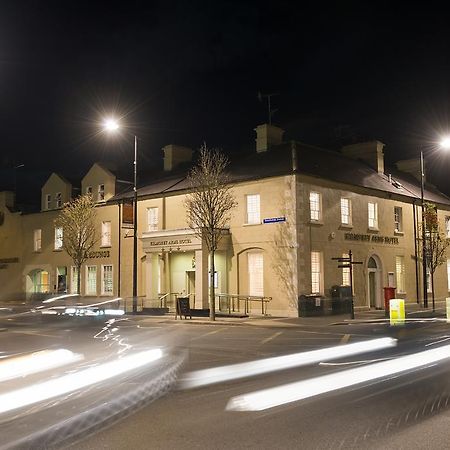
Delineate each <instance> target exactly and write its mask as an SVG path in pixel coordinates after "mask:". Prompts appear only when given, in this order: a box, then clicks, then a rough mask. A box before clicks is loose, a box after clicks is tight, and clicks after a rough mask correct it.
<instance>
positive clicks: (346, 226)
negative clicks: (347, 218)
mask: <svg viewBox="0 0 450 450" xmlns="http://www.w3.org/2000/svg"><path fill="white" fill-rule="evenodd" d="M352 228H353V225H352V224H346V223H341V224H340V225H339V229H340V230H351V229H352Z"/></svg>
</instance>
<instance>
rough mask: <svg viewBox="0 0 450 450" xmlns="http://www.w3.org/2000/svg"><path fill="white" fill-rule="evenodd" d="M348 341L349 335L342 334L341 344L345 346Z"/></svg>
mask: <svg viewBox="0 0 450 450" xmlns="http://www.w3.org/2000/svg"><path fill="white" fill-rule="evenodd" d="M349 339H350V335H349V334H344V336H342V339H341V342H340V343H341V344H346V343H347V342H348V340H349Z"/></svg>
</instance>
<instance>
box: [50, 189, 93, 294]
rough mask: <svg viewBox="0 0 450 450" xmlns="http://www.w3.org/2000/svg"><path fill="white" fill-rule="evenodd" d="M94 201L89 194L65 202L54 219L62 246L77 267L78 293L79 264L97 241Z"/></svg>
mask: <svg viewBox="0 0 450 450" xmlns="http://www.w3.org/2000/svg"><path fill="white" fill-rule="evenodd" d="M95 219H96V211H95V203H94V201H93V200H92V196H91V195H90V194H86V195H82V196H80V197H77V198H76V199H74V200H72V201H70V202H68V203H65V204H64V207H63V209H62V211H61V213H60V214H59V216H58V217H57V218H56V219H55V226H56V227H61V228H62V230H63V242H62V247H63V249H64V250H65V251H66V252H67V254H68V255H69V256H70V257H71V258H72V260H73V263H74V265H75V267H76V268H77V292H78V294H79V293H80V280H81V277H80V276H81V266H82V265H83V263H84V262H85V261H86V260H87V259H88V252H89V250H91V249H92V247H93V246H94V245H95V244H96V243H97V241H98V235H97V226H96V220H95Z"/></svg>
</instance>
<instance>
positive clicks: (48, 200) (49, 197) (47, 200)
mask: <svg viewBox="0 0 450 450" xmlns="http://www.w3.org/2000/svg"><path fill="white" fill-rule="evenodd" d="M51 208H52V195H51V194H45V209H51Z"/></svg>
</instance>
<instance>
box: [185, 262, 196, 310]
mask: <svg viewBox="0 0 450 450" xmlns="http://www.w3.org/2000/svg"><path fill="white" fill-rule="evenodd" d="M186 283H187V286H186V292H187V293H188V295H189V300H190V303H191V308H195V270H188V271H187V272H186Z"/></svg>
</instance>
